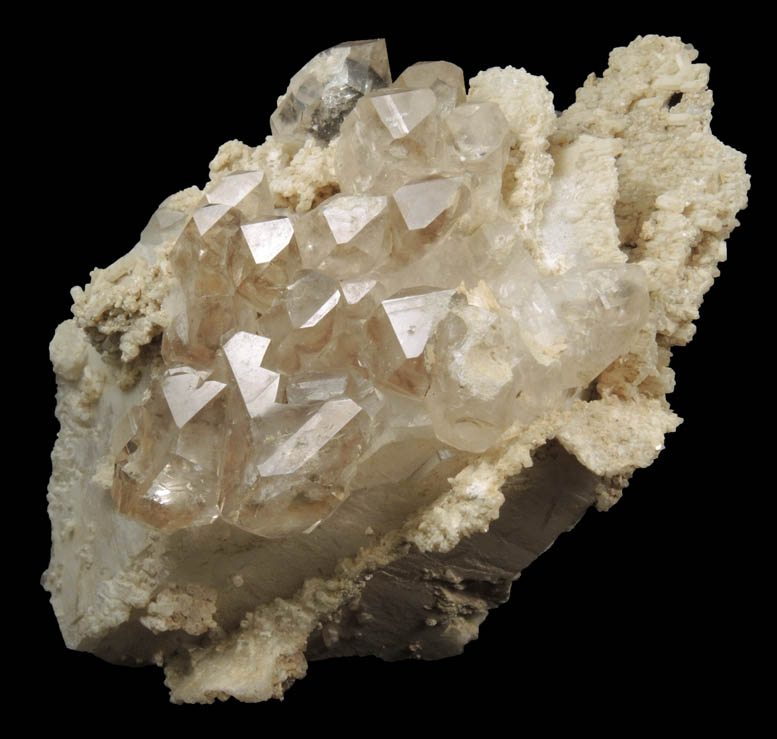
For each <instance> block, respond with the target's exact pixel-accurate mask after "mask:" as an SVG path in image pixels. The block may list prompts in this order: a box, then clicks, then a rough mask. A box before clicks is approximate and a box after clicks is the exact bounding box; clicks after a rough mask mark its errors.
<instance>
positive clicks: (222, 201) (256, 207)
mask: <svg viewBox="0 0 777 739" xmlns="http://www.w3.org/2000/svg"><path fill="white" fill-rule="evenodd" d="M205 199H206V200H207V201H208V202H209V203H211V204H217V205H225V206H227V207H229V208H235V209H237V210H238V211H239V212H240V215H241V216H242V217H243V218H246V219H248V220H252V219H255V218H259V216H261V215H264V214H266V213H271V212H272V205H273V202H272V195H271V194H270V187H269V185H268V184H267V178H266V177H265V175H264V172H262V171H260V170H251V171H247V172H233V173H231V174H228V175H226V176H225V177H222V178H221V179H220V180H219V181H218V182H217V183H216V185H215V186H214V187H212V188H211V189H210V190H208V192H206V193H205Z"/></svg>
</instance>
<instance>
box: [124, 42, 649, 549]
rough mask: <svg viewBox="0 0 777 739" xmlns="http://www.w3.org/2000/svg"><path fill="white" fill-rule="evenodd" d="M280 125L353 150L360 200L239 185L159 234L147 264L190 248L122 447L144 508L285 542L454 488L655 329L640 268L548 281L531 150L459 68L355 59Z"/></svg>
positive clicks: (229, 178)
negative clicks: (513, 166)
mask: <svg viewBox="0 0 777 739" xmlns="http://www.w3.org/2000/svg"><path fill="white" fill-rule="evenodd" d="M271 128H272V132H273V136H274V137H275V138H276V139H280V140H281V141H282V142H284V146H288V147H291V148H292V149H293V148H294V147H297V148H299V147H300V146H302V144H303V143H304V142H305V141H306V140H307V139H309V138H312V139H314V145H315V146H320V147H331V153H332V155H333V160H334V166H335V171H336V176H337V183H338V186H339V192H335V194H332V195H330V196H329V197H326V198H324V199H323V200H321V202H319V203H318V205H317V206H316V207H315V208H313V209H312V210H309V211H307V212H300V213H297V212H291V211H290V210H288V209H287V208H284V207H280V205H281V204H280V203H279V202H276V201H275V199H274V197H273V193H272V190H271V188H270V183H269V181H268V174H267V173H265V172H263V171H260V170H243V171H232V172H229V173H228V174H226V175H223V176H221V177H220V179H218V180H216V181H215V182H213V183H211V184H210V185H209V186H208V187H207V188H206V189H205V192H204V195H203V198H202V202H201V203H200V204H199V207H197V209H196V210H195V211H194V212H193V213H192V214H191V216H183V215H182V214H180V213H177V212H175V211H173V210H170V209H169V208H167V207H166V206H165V204H164V203H163V204H162V206H161V207H160V209H159V210H158V211H157V212H156V213H155V214H154V215H153V216H152V218H151V221H150V222H149V225H148V226H147V228H146V229H145V230H144V232H143V234H142V237H141V246H142V247H143V248H142V249H141V250H140V254H141V258H148V259H149V260H153V259H154V258H155V256H154V255H155V253H156V249H157V248H158V247H159V246H160V245H163V244H165V243H172V244H173V246H172V250H171V251H170V256H169V264H170V268H171V269H172V271H173V273H174V276H175V278H176V280H177V284H178V286H179V292H178V294H177V295H176V298H177V300H174V301H172V302H171V305H177V306H178V310H177V311H176V313H175V315H174V316H173V317H172V320H171V321H170V323H169V325H168V326H167V327H166V328H165V330H164V333H163V338H162V344H161V360H162V366H161V368H160V369H159V371H158V372H157V373H156V374H155V375H154V379H153V380H152V381H151V382H150V384H149V385H148V388H147V389H146V392H145V394H144V395H143V396H142V398H141V400H140V402H139V404H138V405H137V406H136V407H135V408H133V409H132V411H131V412H130V413H129V414H127V416H126V417H125V418H124V419H123V420H122V421H121V423H119V424H118V426H117V428H116V431H115V433H114V435H113V439H112V450H113V454H114V461H115V471H114V483H113V499H114V502H115V504H116V506H117V508H118V510H120V511H121V512H122V513H124V514H126V515H128V516H131V517H133V518H135V519H137V520H139V521H141V522H143V523H145V524H147V525H150V526H153V527H155V528H156V529H159V530H161V531H164V532H173V531H176V530H179V529H182V528H186V527H190V526H203V525H207V524H210V523H212V522H213V521H215V520H216V519H221V520H223V521H224V522H226V523H227V524H229V525H233V526H237V527H239V528H241V529H244V530H246V531H249V532H252V533H254V534H256V535H258V536H264V537H281V536H288V535H294V534H303V535H304V533H306V532H310V531H312V530H313V529H314V528H316V527H317V526H319V525H321V524H322V523H323V524H324V525H325V522H326V519H327V518H328V517H329V516H331V515H336V511H337V509H338V507H339V506H340V505H341V503H342V502H343V501H344V500H346V499H347V498H348V497H349V496H355V495H359V494H360V492H362V491H365V490H367V489H378V490H383V489H385V490H386V491H388V489H389V487H395V486H397V485H401V486H402V487H403V489H405V490H407V491H408V492H413V491H414V492H416V493H427V492H428V493H429V494H430V495H432V494H435V493H439V492H442V491H443V490H444V489H446V487H447V486H448V485H449V482H448V481H449V479H450V478H451V477H452V476H454V475H456V474H457V473H458V472H459V471H460V470H461V469H462V468H463V467H464V466H465V465H467V464H468V463H469V462H471V461H472V459H473V458H474V455H477V454H481V453H483V452H485V451H487V450H489V449H491V448H493V447H494V446H495V445H497V444H499V443H500V441H503V440H505V439H507V438H509V436H510V434H511V433H516V430H520V428H521V427H522V426H523V425H525V424H528V423H530V422H531V421H532V420H533V419H535V418H537V417H538V416H540V415H541V414H542V413H545V412H547V411H549V410H553V409H557V408H563V407H565V406H566V405H568V404H569V403H571V402H572V401H574V399H575V397H576V394H577V393H579V392H580V391H579V390H578V389H579V388H584V387H586V386H587V385H588V384H590V383H591V382H592V381H593V380H594V379H595V378H596V377H597V375H599V374H600V373H601V372H602V371H603V370H604V369H605V368H606V367H607V366H608V365H609V364H610V363H611V362H612V361H614V360H615V359H616V358H617V357H618V356H620V355H621V354H622V353H623V352H624V351H625V350H626V349H627V348H628V346H629V344H630V343H631V342H632V340H633V339H634V337H635V336H636V335H637V332H638V331H639V330H640V328H641V326H642V325H643V324H644V323H645V321H646V319H647V316H648V307H649V296H648V290H647V284H646V279H645V274H644V272H643V271H642V269H641V267H639V266H637V265H633V264H628V263H626V260H625V257H624V259H623V261H622V262H615V263H613V262H607V263H604V264H603V263H599V262H596V261H595V260H593V258H589V257H587V256H586V255H585V254H584V253H577V254H576V255H575V256H574V258H573V259H572V258H570V259H568V260H567V262H568V264H569V265H570V266H569V268H568V269H566V271H564V270H562V269H557V270H556V271H555V272H550V271H549V270H543V269H541V267H540V265H538V264H537V263H536V262H535V259H534V257H533V256H532V253H531V249H530V248H529V247H530V246H531V245H529V244H527V243H525V241H524V238H525V236H524V235H523V232H522V230H521V228H520V226H519V224H517V223H515V222H514V220H513V219H512V217H511V214H510V212H509V210H508V209H507V208H506V206H505V204H504V202H503V200H502V184H503V175H504V172H505V168H506V167H507V166H508V157H509V154H510V150H511V148H512V147H514V146H516V145H517V144H516V138H515V135H514V134H513V132H511V130H510V127H509V125H508V122H507V120H506V118H505V115H504V113H503V111H502V110H501V109H500V107H499V106H498V105H497V104H495V103H491V102H467V96H466V89H465V84H464V76H463V73H462V71H461V69H459V68H458V67H456V66H455V65H453V64H449V63H447V62H423V63H420V64H415V65H413V66H411V67H409V68H408V69H406V70H404V71H403V72H402V74H401V75H399V77H398V78H397V79H396V80H395V81H394V82H392V79H391V76H390V72H389V63H388V58H387V56H386V46H385V42H383V41H382V40H378V41H361V42H352V43H346V44H340V45H339V46H336V47H334V48H332V49H329V50H327V51H324V52H322V53H321V54H319V55H318V56H316V57H315V58H314V59H313V60H312V61H311V62H309V63H308V64H307V65H305V67H303V68H302V69H301V70H300V71H299V72H298V73H297V74H296V75H295V76H294V77H293V79H292V80H291V83H290V85H289V89H288V91H287V92H286V94H285V95H284V96H283V97H282V98H281V99H280V101H279V105H278V109H277V110H276V112H275V113H274V114H273V116H272V119H271Z"/></svg>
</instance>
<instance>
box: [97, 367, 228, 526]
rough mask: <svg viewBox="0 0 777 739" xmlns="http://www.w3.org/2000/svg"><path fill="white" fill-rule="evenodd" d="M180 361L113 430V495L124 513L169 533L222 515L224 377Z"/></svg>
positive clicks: (211, 520)
mask: <svg viewBox="0 0 777 739" xmlns="http://www.w3.org/2000/svg"><path fill="white" fill-rule="evenodd" d="M206 377H207V373H203V372H198V371H196V370H194V369H192V368H190V367H179V368H176V369H175V370H169V371H168V372H166V373H165V376H164V377H163V378H162V381H161V383H155V384H154V385H153V386H152V392H151V395H150V397H149V399H148V400H147V401H146V402H145V403H143V405H141V406H140V407H139V408H136V409H134V410H133V411H132V412H131V413H130V415H129V416H128V417H127V418H126V419H125V421H124V422H123V423H121V424H119V426H118V427H117V429H116V431H115V432H114V436H113V440H112V446H113V448H114V449H116V465H115V472H114V483H113V491H112V496H113V500H114V502H115V504H116V507H117V508H118V509H119V510H120V511H121V512H122V513H124V514H126V515H128V516H130V517H131V518H135V519H137V520H139V521H141V522H143V523H145V524H148V525H150V526H153V527H154V528H156V529H159V530H161V531H166V532H172V531H176V530H178V529H181V528H185V527H188V526H196V525H203V524H208V523H212V522H213V521H214V520H215V519H216V518H217V517H218V515H219V508H218V497H219V496H218V488H219V482H218V471H219V463H220V459H221V454H222V448H223V441H222V440H221V435H220V434H218V431H217V430H218V429H219V428H220V427H221V426H222V425H223V423H224V408H223V403H221V402H220V401H219V396H220V395H221V394H222V391H223V390H224V388H225V387H226V385H225V383H222V382H216V381H212V380H210V381H208V380H206V379H205V378H206Z"/></svg>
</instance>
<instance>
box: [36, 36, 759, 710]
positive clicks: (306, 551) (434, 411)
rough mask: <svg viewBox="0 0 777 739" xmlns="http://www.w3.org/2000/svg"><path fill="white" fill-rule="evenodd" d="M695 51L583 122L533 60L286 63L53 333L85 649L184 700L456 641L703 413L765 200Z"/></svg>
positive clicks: (617, 81)
mask: <svg viewBox="0 0 777 739" xmlns="http://www.w3.org/2000/svg"><path fill="white" fill-rule="evenodd" d="M695 57H696V52H695V51H694V50H693V48H692V47H690V46H688V45H685V44H683V43H682V42H681V41H680V40H679V39H669V38H661V37H657V36H648V37H645V38H640V39H637V40H636V41H635V42H634V43H632V44H631V45H630V46H629V47H628V48H625V49H616V50H615V51H614V52H613V55H612V66H611V69H610V70H609V71H608V73H607V74H606V75H605V76H604V77H603V78H601V79H597V78H595V77H593V76H591V77H589V78H588V80H587V81H586V83H585V86H584V87H583V88H582V89H581V90H580V91H579V92H578V96H577V102H576V103H575V104H574V105H572V106H571V107H570V108H569V109H568V110H567V111H565V112H563V113H561V114H560V115H557V114H556V112H555V111H554V107H553V101H552V96H551V95H550V93H549V92H548V91H547V89H546V84H545V81H544V79H543V78H541V77H534V76H532V75H529V74H527V73H526V72H525V71H524V70H522V69H514V68H512V67H508V68H506V69H490V70H488V71H487V72H483V73H481V74H479V75H477V76H476V77H474V78H473V79H472V80H470V82H469V89H468V90H467V88H466V86H465V82H464V75H463V73H462V70H461V69H459V68H458V67H457V66H455V65H454V64H451V63H448V62H423V63H419V64H415V65H413V66H411V67H409V68H408V69H406V70H404V71H403V72H402V73H401V74H400V75H399V76H397V77H396V78H392V75H391V72H390V70H389V62H388V57H387V55H386V45H385V43H384V42H383V41H382V40H377V41H359V42H350V43H344V44H341V45H339V46H336V47H334V48H332V49H329V50H327V51H324V52H321V53H320V54H318V56H316V57H314V58H313V59H312V60H311V61H310V62H309V63H308V64H307V65H305V67H303V69H301V70H300V71H299V72H298V73H297V74H296V75H294V77H293V78H292V80H291V83H290V85H289V89H288V90H287V92H286V94H285V95H283V96H282V97H281V98H280V99H279V101H278V108H277V110H276V112H275V113H274V114H273V116H272V119H271V129H272V136H271V137H269V138H268V140H267V141H266V143H264V144H262V145H261V146H258V147H256V148H251V147H248V146H245V145H243V144H241V143H239V142H234V141H233V142H229V143H228V144H225V145H224V147H222V151H221V152H219V155H218V156H217V157H216V159H215V160H214V162H213V164H212V165H211V176H212V177H211V181H210V182H209V183H208V185H206V187H205V188H204V190H202V191H200V190H198V189H197V188H189V189H188V190H185V191H183V192H181V193H179V194H178V195H174V196H171V197H170V198H168V199H167V200H166V201H165V202H164V203H162V204H161V205H160V208H159V210H157V212H156V213H154V214H153V215H152V216H151V219H150V221H149V223H148V226H146V228H145V229H144V230H143V232H142V233H141V235H140V241H139V243H138V245H137V247H136V248H135V249H133V250H132V251H131V252H130V253H129V254H128V255H127V256H125V257H123V258H122V259H120V260H119V261H118V262H117V263H116V264H115V265H113V266H111V267H109V268H108V269H106V270H97V271H95V273H94V274H93V279H92V282H91V283H90V285H88V286H87V287H86V289H85V290H80V289H78V288H76V289H74V291H73V295H74V300H75V303H74V307H73V313H74V316H75V317H74V319H71V320H69V321H66V322H65V323H63V324H62V325H61V326H60V327H59V328H58V329H57V332H56V335H55V337H54V340H53V342H52V344H51V357H52V361H53V363H54V367H55V370H56V372H57V377H58V382H59V394H58V408H57V414H58V417H59V419H60V422H61V424H62V432H61V434H60V436H59V439H58V441H57V446H56V447H55V450H54V454H53V460H54V474H53V476H52V482H51V486H50V491H49V496H50V501H51V507H50V511H51V517H52V523H53V552H52V562H51V566H50V568H49V569H48V571H47V573H46V576H45V578H44V584H45V587H46V588H47V589H48V590H49V591H50V592H51V594H52V602H53V605H54V608H55V611H56V614H57V617H58V619H59V622H60V625H61V628H62V632H63V634H64V637H65V640H66V643H67V644H68V646H70V647H72V648H74V649H88V650H90V651H94V652H95V653H97V654H99V655H101V656H103V657H105V658H107V659H112V660H119V659H131V660H133V661H136V662H152V661H153V662H156V663H157V664H162V665H164V667H165V670H166V673H167V685H169V687H170V689H171V696H172V699H173V700H174V701H176V702H210V701H213V700H214V699H216V698H220V699H221V698H226V697H229V696H234V697H236V698H239V699H241V700H247V701H258V700H264V699H267V698H270V697H280V696H281V695H282V693H283V690H284V689H285V687H286V686H288V685H289V684H290V683H291V682H292V681H293V680H294V679H295V678H298V677H301V676H302V675H304V673H305V668H306V660H307V659H319V658H323V657H327V656H337V655H354V654H377V655H379V656H381V657H384V658H386V659H399V658H403V657H410V656H416V657H425V658H430V659H432V658H437V657H443V656H446V655H450V654H456V653H458V652H460V651H461V649H462V648H463V646H464V644H465V643H466V642H467V641H469V640H471V639H472V638H474V637H475V636H476V635H477V628H478V625H479V623H480V622H481V621H482V619H483V617H484V615H485V612H486V610H487V609H488V608H489V607H491V606H493V605H495V604H497V603H498V602H501V601H502V600H504V599H505V598H506V594H507V591H508V590H509V585H510V583H511V581H512V580H513V579H515V578H516V577H517V576H518V574H519V573H520V571H521V570H522V569H523V567H525V566H526V565H527V564H529V563H530V562H531V561H532V559H534V557H536V556H537V555H538V554H539V553H540V552H542V551H544V550H545V549H546V548H547V547H548V546H549V545H550V544H551V543H552V542H553V541H554V540H555V538H556V537H557V536H558V534H559V533H561V532H563V531H565V530H567V529H569V528H570V527H571V526H573V525H574V524H575V523H576V522H577V520H578V519H579V518H580V516H582V514H583V512H584V511H585V509H586V508H587V507H588V506H590V505H592V504H595V505H596V506H597V507H598V508H600V509H602V510H604V509H607V508H608V507H609V506H611V505H612V504H613V503H614V502H615V501H616V500H617V499H618V497H619V495H620V491H621V489H622V488H623V487H624V485H625V484H626V482H627V480H628V478H629V475H630V474H631V473H632V472H633V471H634V469H635V468H637V467H642V466H646V465H648V464H650V463H651V461H652V460H653V459H654V458H655V456H656V455H657V453H658V450H659V449H662V448H663V439H664V435H665V434H666V433H667V432H670V431H673V430H674V429H675V428H676V426H677V424H678V423H679V419H678V418H677V416H675V415H674V414H673V413H672V411H671V410H670V408H669V405H668V403H667V401H666V397H665V396H666V393H667V392H669V391H671V389H672V387H673V375H672V373H671V370H669V368H668V362H669V356H670V352H669V350H670V348H671V347H672V346H673V345H676V344H682V343H685V342H687V341H688V340H689V339H690V337H691V335H692V333H693V327H692V324H691V318H693V317H694V316H695V315H696V310H697V307H698V305H699V303H700V302H701V299H702V296H703V293H704V292H705V291H706V289H708V287H709V286H710V284H711V282H712V278H713V277H714V276H715V275H716V274H717V273H716V264H717V262H718V261H720V260H722V259H723V258H724V256H725V239H726V238H727V237H728V235H729V233H730V231H731V229H732V228H733V227H734V225H736V220H735V214H736V212H737V211H738V210H739V209H741V208H743V207H744V206H745V204H746V192H747V188H748V177H747V175H746V174H745V170H744V157H743V155H741V154H739V153H738V152H736V151H734V150H732V149H730V148H728V147H726V146H724V145H723V144H721V143H720V142H719V141H718V140H717V139H716V138H714V136H712V134H711V133H710V130H709V119H710V115H709V110H710V107H711V97H710V95H709V92H708V91H707V90H706V80H707V68H706V67H705V66H704V65H696V64H693V63H692V62H693V60H694V59H695ZM584 71H585V70H581V72H584ZM667 80H672V83H671V85H670V87H671V89H670V88H669V87H667V83H666V81H667ZM676 90H680V91H682V98H681V101H680V102H679V103H677V104H673V105H672V106H671V107H670V106H669V105H667V99H668V97H669V96H670V95H672V93H673V92H674V91H676ZM635 101H638V104H636V103H635ZM657 162H660V165H661V166H660V167H658V166H654V164H655V163H657ZM130 292H131V296H132V299H131V300H130V299H129V298H128V295H129V294H130ZM64 511H68V514H67V520H65V518H64V516H65V513H63V512H64ZM85 552H86V553H87V554H88V556H86V555H85V554H84V553H85ZM87 560H88V561H89V562H90V563H93V564H95V565H96V566H95V567H94V569H91V570H90V569H88V568H86V566H85V565H84V562H86V561H87ZM90 566H91V565H90ZM482 582H488V583H489V588H488V592H489V593H492V595H490V596H484V595H483V592H484V591H483V590H482V589H479V585H480V583H482ZM236 583H240V586H237V585H236ZM470 591H471V592H470ZM128 634H134V635H135V636H134V637H133V638H132V639H129V638H128V637H127V635H128ZM387 635H390V637H389V636H387Z"/></svg>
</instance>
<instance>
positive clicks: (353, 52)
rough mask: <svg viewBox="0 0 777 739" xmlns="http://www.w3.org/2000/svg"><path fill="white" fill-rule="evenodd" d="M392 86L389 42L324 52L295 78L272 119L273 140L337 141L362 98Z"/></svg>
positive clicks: (357, 43)
mask: <svg viewBox="0 0 777 739" xmlns="http://www.w3.org/2000/svg"><path fill="white" fill-rule="evenodd" d="M390 84H391V72H390V70H389V62H388V55H387V53H386V42H385V41H384V40H383V39H375V40H372V41H351V42H348V43H344V44H338V45H337V46H334V47H332V48H331V49H327V50H326V51H322V52H321V53H320V54H318V55H317V56H315V57H314V58H313V59H311V60H310V61H309V62H308V63H307V64H306V65H305V66H304V67H303V68H302V69H301V70H300V71H299V72H297V74H295V75H294V77H292V79H291V82H290V83H289V89H288V90H287V91H286V94H285V95H284V96H283V97H282V98H281V99H280V100H279V101H278V108H277V109H276V111H275V112H274V113H273V114H272V116H271V117H270V129H271V130H272V132H273V135H275V136H279V137H282V138H289V139H298V140H302V141H304V140H305V137H306V136H308V135H312V136H314V137H315V138H316V139H317V140H318V141H320V142H327V141H330V140H331V139H333V138H334V137H335V136H337V134H338V133H339V131H340V124H341V123H342V121H343V119H344V118H345V117H346V115H348V113H349V112H350V111H351V110H352V109H353V107H354V105H356V103H357V101H358V100H359V98H360V97H362V96H363V95H365V94H366V93H368V92H370V91H371V90H379V89H381V88H383V87H388V86H389V85H390Z"/></svg>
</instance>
